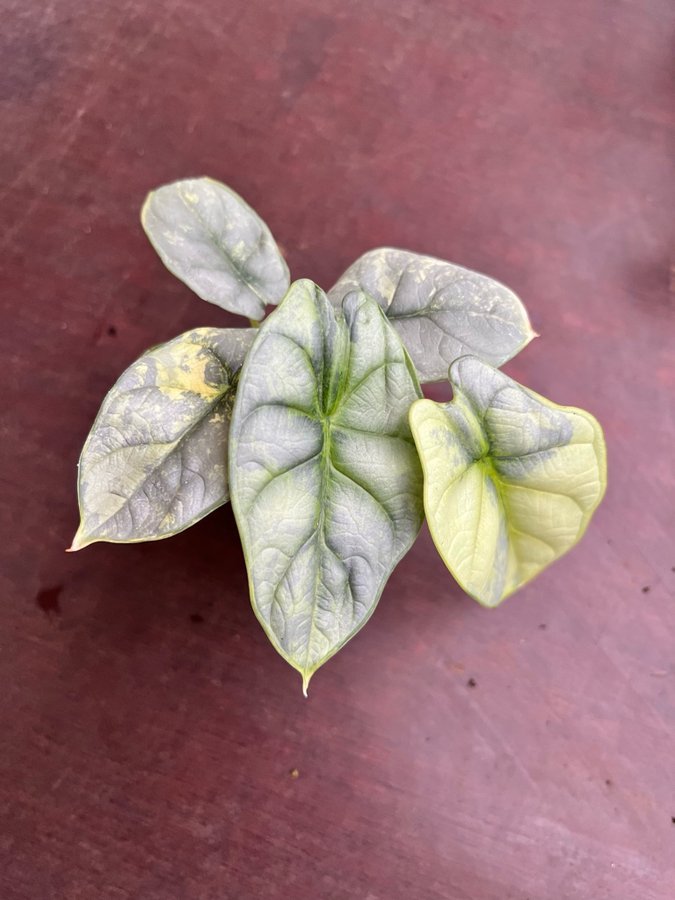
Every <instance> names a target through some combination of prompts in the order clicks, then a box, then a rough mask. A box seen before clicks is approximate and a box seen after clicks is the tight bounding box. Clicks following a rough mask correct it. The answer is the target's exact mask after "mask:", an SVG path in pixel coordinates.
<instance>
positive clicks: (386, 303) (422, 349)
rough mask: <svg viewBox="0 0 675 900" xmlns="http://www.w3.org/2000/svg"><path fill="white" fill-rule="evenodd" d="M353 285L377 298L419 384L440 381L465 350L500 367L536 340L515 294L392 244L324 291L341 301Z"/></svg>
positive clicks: (366, 256)
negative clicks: (410, 360) (420, 382)
mask: <svg viewBox="0 0 675 900" xmlns="http://www.w3.org/2000/svg"><path fill="white" fill-rule="evenodd" d="M353 290H362V291H364V292H365V293H366V294H368V296H369V297H372V298H373V299H374V300H377V302H378V303H379V304H380V306H381V307H382V309H383V310H384V311H385V312H386V314H387V317H388V319H389V320H390V322H392V324H393V325H394V327H395V328H396V330H397V331H398V333H399V335H400V337H401V340H402V341H403V343H404V344H405V347H406V350H407V351H408V353H409V354H410V356H411V358H412V360H413V362H414V363H415V367H416V369H417V372H418V374H419V377H420V381H423V382H425V381H439V380H440V379H442V378H445V376H446V374H447V371H448V366H449V365H450V363H452V362H453V361H454V360H455V359H458V358H459V357H460V356H464V355H465V354H468V353H470V354H472V355H474V356H478V357H479V358H480V359H482V360H484V361H485V362H488V363H491V364H492V365H494V366H501V365H503V364H504V363H505V362H506V361H507V360H509V359H511V357H513V356H515V355H516V353H518V351H519V350H522V349H523V347H525V345H526V344H528V343H529V342H530V341H531V340H532V338H533V337H536V334H535V332H534V331H533V330H532V326H531V325H530V321H529V319H528V317H527V312H526V310H525V307H524V306H523V304H522V303H521V302H520V300H519V299H518V297H516V295H515V294H514V293H513V291H510V290H509V289H508V288H507V287H504V285H503V284H500V283H499V282H498V281H494V279H492V278H488V277H487V276H485V275H480V274H478V272H471V271H470V270H469V269H463V268H461V266H455V265H452V263H448V262H443V261H442V260H440V259H434V258H433V257H431V256H420V255H419V254H417V253H409V252H408V251H407V250H394V249H392V248H389V247H383V248H381V249H379V250H371V251H370V252H368V253H366V254H364V255H363V256H361V257H360V258H359V259H357V260H356V262H355V263H354V264H353V265H351V266H350V267H349V268H348V269H347V271H346V272H345V273H344V275H343V276H342V277H341V278H340V280H339V281H338V282H337V284H336V285H335V286H334V287H333V288H331V290H330V291H329V292H328V296H329V297H330V299H331V301H332V302H333V303H335V304H337V305H338V306H339V304H340V303H341V302H342V298H343V297H344V296H345V294H347V293H348V292H349V291H353Z"/></svg>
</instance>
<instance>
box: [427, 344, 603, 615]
mask: <svg viewBox="0 0 675 900" xmlns="http://www.w3.org/2000/svg"><path fill="white" fill-rule="evenodd" d="M450 382H451V384H452V386H453V391H454V399H453V400H452V402H451V403H446V404H441V403H434V402H433V401H431V400H419V401H417V402H416V403H414V404H413V405H412V407H411V410H410V425H411V428H412V433H413V436H414V438H415V443H416V445H417V450H418V453H419V455H420V459H421V461H422V468H423V470H424V507H425V512H426V516H427V520H428V522H429V529H430V531H431V535H432V537H433V540H434V543H435V544H436V547H437V549H438V551H439V553H440V555H441V557H442V558H443V561H444V562H445V564H446V565H447V567H448V568H449V570H450V571H451V572H452V574H453V575H454V576H455V578H456V579H457V581H458V582H459V583H460V585H461V586H462V587H463V588H464V590H465V591H466V592H467V593H468V594H471V596H473V597H474V598H475V599H476V600H478V602H479V603H482V604H483V605H485V606H496V605H497V604H498V603H500V602H501V601H502V600H503V599H504V598H505V597H507V596H508V595H509V594H512V593H513V592H514V591H515V590H517V589H518V588H519V587H521V586H522V585H523V584H525V583H526V582H528V581H530V579H532V578H534V577H535V575H537V574H538V573H539V572H541V571H542V569H544V568H545V567H546V566H547V565H549V563H551V562H553V561H554V560H555V559H558V557H560V556H562V555H563V554H564V553H566V552H567V551H568V550H569V549H570V548H571V547H573V546H574V545H575V544H576V543H577V541H578V540H579V539H580V537H581V536H582V535H583V533H584V531H585V529H586V526H587V525H588V522H589V520H590V518H591V515H592V514H593V512H594V510H595V509H596V507H597V506H598V504H599V503H600V500H601V499H602V496H603V494H604V491H605V484H606V454H605V444H604V439H603V435H602V430H601V428H600V426H599V424H598V423H597V421H596V420H595V419H594V418H593V416H591V415H590V414H589V413H587V412H584V411H583V410H580V409H574V408H571V407H564V406H558V405H556V404H555V403H552V402H551V401H549V400H546V399H545V398H544V397H540V396H539V395H538V394H535V393H534V392H532V391H530V390H527V389H526V388H524V387H522V386H521V385H519V384H518V383H517V382H515V381H513V380H512V379H510V378H508V377H507V376H506V375H504V374H503V373H502V372H499V371H497V370H496V369H493V368H492V367H491V366H489V365H487V364H486V363H483V362H481V361H480V360H478V359H476V358H474V357H463V358H462V359H460V360H458V361H457V362H455V363H454V364H453V365H452V366H451V368H450Z"/></svg>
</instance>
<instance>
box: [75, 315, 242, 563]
mask: <svg viewBox="0 0 675 900" xmlns="http://www.w3.org/2000/svg"><path fill="white" fill-rule="evenodd" d="M254 335H255V329H253V328H223V329H219V328H197V329H195V330H194V331H189V332H187V333H185V334H182V335H180V336H179V337H177V338H174V340H172V341H169V342H168V343H167V344H162V345H161V346H159V347H155V348H153V349H152V350H149V351H148V352H147V353H145V354H144V355H143V356H141V357H140V359H138V360H136V362H135V363H133V364H132V365H131V366H130V367H129V368H128V369H127V370H126V372H124V374H123V375H122V376H121V378H120V379H119V380H118V382H117V383H116V384H115V386H114V387H113V388H112V390H111V391H110V392H109V394H108V395H107V397H106V398H105V400H104V401H103V405H102V407H101V410H100V412H99V414H98V416H97V418H96V421H95V422H94V425H93V427H92V430H91V432H90V433H89V437H88V438H87V441H86V443H85V445H84V448H83V450H82V455H81V457H80V463H79V481H78V493H79V500H80V513H81V517H82V521H81V524H80V528H79V530H78V532H77V534H76V535H75V539H74V541H73V546H72V549H73V550H79V549H81V548H82V547H86V546H87V545H88V544H92V543H94V542H95V541H113V542H115V543H126V542H135V541H150V540H156V539H158V538H164V537H169V536H170V535H172V534H176V533H177V532H179V531H182V530H183V529H185V528H187V527H188V526H189V525H192V524H193V523H194V522H196V521H198V520H199V519H201V518H202V517H203V516H205V515H206V514H207V513H209V512H211V510H213V509H215V508H216V507H217V506H220V505H221V504H222V503H225V501H226V500H227V499H228V496H229V494H228V484H227V437H228V430H229V422H230V414H231V410H232V405H233V403H234V394H235V391H236V383H237V378H238V373H239V369H240V368H241V365H242V363H243V361H244V357H245V355H246V352H247V350H248V348H249V347H250V346H251V344H252V343H253V337H254Z"/></svg>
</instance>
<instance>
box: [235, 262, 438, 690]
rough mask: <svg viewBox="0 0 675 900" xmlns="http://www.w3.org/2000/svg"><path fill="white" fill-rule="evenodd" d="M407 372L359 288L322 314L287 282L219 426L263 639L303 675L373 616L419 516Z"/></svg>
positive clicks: (397, 346)
mask: <svg viewBox="0 0 675 900" xmlns="http://www.w3.org/2000/svg"><path fill="white" fill-rule="evenodd" d="M419 396H420V392H419V386H418V384H417V379H416V377H415V372H414V369H413V366H412V364H411V362H410V359H409V358H408V356H407V354H406V352H405V349H404V348H403V345H402V344H401V341H400V339H399V338H398V336H397V334H396V332H395V331H394V329H393V328H392V327H391V326H390V325H389V323H388V322H387V320H386V318H385V316H384V315H383V314H382V312H381V311H380V309H379V307H378V305H377V304H376V303H375V302H373V301H372V300H369V299H368V298H366V297H365V296H364V295H363V294H352V295H350V296H348V297H347V298H346V299H345V302H344V306H343V310H335V309H334V308H333V307H332V306H331V304H330V302H329V301H328V299H327V297H326V295H325V294H324V293H323V291H322V290H321V289H320V288H318V287H316V285H314V284H313V283H312V282H311V281H306V280H303V281H298V282H295V283H294V284H293V285H292V286H291V289H290V290H289V292H288V294H287V295H286V297H285V299H284V301H283V302H282V303H281V305H280V306H279V308H278V309H277V310H276V311H275V312H274V313H273V314H272V315H271V316H270V317H269V319H267V320H266V321H265V322H264V323H263V325H262V327H261V328H260V331H259V333H258V337H257V338H256V340H255V343H254V345H253V347H252V348H251V351H250V352H249V355H248V357H247V359H246V362H245V364H244V366H243V368H242V372H241V379H240V390H239V391H238V394H237V400H236V402H235V407H234V411H233V414H232V426H231V430H230V485H231V494H232V507H233V509H234V513H235V516H236V519H237V523H238V526H239V533H240V535H241V539H242V544H243V547H244V554H245V557H246V564H247V567H248V572H249V582H250V586H251V600H252V603H253V607H254V610H255V612H256V615H257V616H258V618H259V619H260V622H261V623H262V625H263V627H264V629H265V631H266V632H267V634H268V636H269V638H270V640H271V641H272V643H273V644H274V646H275V647H276V649H277V650H278V651H279V653H280V654H281V655H282V656H283V657H284V658H285V659H286V660H287V661H288V662H289V663H290V664H291V665H292V666H294V667H295V668H296V669H297V670H298V671H299V672H300V673H301V674H302V678H303V688H304V689H305V691H306V688H307V684H308V682H309V679H310V677H311V675H312V673H313V672H315V671H316V669H318V668H319V666H321V665H322V664H323V663H324V662H325V661H326V660H327V659H328V658H329V657H331V656H332V655H333V654H334V653H335V652H336V651H337V650H338V649H339V648H340V647H342V646H343V644H345V642H346V641H348V640H349V638H351V637H352V636H353V635H354V634H355V633H356V632H357V631H358V630H359V628H361V626H362V625H363V624H364V623H365V622H366V620H367V619H368V617H369V616H370V614H371V613H372V612H373V609H374V608H375V605H376V603H377V601H378V598H379V596H380V594H381V592H382V589H383V587H384V585H385V583H386V581H387V579H388V577H389V575H390V573H391V571H392V570H393V568H394V566H395V565H396V563H397V562H398V561H399V560H400V559H401V557H402V556H403V555H404V554H405V553H406V551H407V550H408V549H409V547H410V546H411V545H412V543H413V541H414V539H415V536H416V535H417V533H418V530H419V528H420V524H421V521H422V497H421V491H422V480H421V479H422V473H421V469H420V465H419V460H418V458H417V454H416V452H415V446H414V443H413V440H412V436H411V434H410V428H409V425H408V421H407V413H408V409H409V407H410V404H411V403H412V402H413V401H414V400H416V399H417V398H418V397H419Z"/></svg>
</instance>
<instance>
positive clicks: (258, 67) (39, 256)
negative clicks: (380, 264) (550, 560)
mask: <svg viewBox="0 0 675 900" xmlns="http://www.w3.org/2000/svg"><path fill="white" fill-rule="evenodd" d="M3 6H4V10H3V15H2V18H3V28H2V34H1V36H0V41H1V42H2V68H1V70H0V111H1V114H2V135H3V136H2V143H3V157H2V170H1V172H0V194H1V195H2V196H1V203H0V216H2V219H3V224H2V229H3V231H2V235H0V241H1V243H2V267H3V269H4V275H5V286H4V288H3V291H2V297H1V299H0V302H1V303H2V308H3V311H4V315H3V324H2V331H1V334H0V350H1V352H2V370H3V402H2V442H1V446H2V452H3V455H4V457H5V461H4V463H3V469H2V479H3V497H2V509H1V511H0V516H1V517H2V519H1V524H2V543H1V549H0V553H1V556H2V574H1V579H2V581H1V587H2V603H1V605H0V643H1V647H0V679H1V682H2V685H3V687H2V693H1V695H0V896H1V897H2V898H3V900H18V898H21V900H43V898H67V900H76V898H77V900H80V898H82V900H97V898H111V900H113V898H134V900H136V898H143V900H174V898H175V900H178V898H180V900H185V898H187V900H224V898H227V900H230V898H231V900H242V898H243V900H248V898H279V900H282V898H283V900H286V898H298V900H304V898H308V900H309V898H311V900H316V898H322V900H323V898H330V900H352V898H358V900H366V898H367V900H508V898H513V900H528V898H529V900H572V898H575V900H576V898H579V900H581V898H583V900H588V898H593V900H602V898H619V900H633V898H635V900H672V897H673V896H674V893H673V892H674V890H675V888H674V887H673V885H674V884H675V822H674V821H673V817H675V765H674V762H673V738H674V726H675V663H674V660H675V651H674V649H673V648H674V646H675V606H674V604H673V592H674V588H675V540H674V538H675V521H674V510H675V503H674V497H673V487H674V484H673V481H674V474H673V451H672V448H673V443H674V440H675V426H674V423H673V390H674V388H675V365H674V354H675V349H674V348H675V344H674V340H675V321H674V319H675V316H674V314H673V313H674V310H673V306H674V303H673V291H672V285H670V284H669V278H670V275H669V256H668V251H669V249H670V246H671V238H672V227H671V226H672V210H673V205H674V204H673V199H674V198H673V191H672V186H673V177H672V168H671V163H670V162H669V151H670V149H671V148H672V145H673V136H674V135H675V112H674V104H673V97H672V88H671V83H670V74H671V72H670V68H671V63H672V54H671V47H670V38H671V32H672V26H673V24H675V21H674V17H673V15H672V12H673V10H672V4H671V3H670V2H669V0H642V2H638V0H622V2H611V3H610V2H606V0H558V2H546V3H544V2H541V0H515V2H498V0H491V2H488V0H475V2H471V3H460V2H458V0H450V2H443V3H441V2H423V0H408V2H406V0H401V2H396V0H369V2H365V0H364V2H337V0H292V2H282V3H279V4H273V3H263V2H257V0H255V2H252V0H228V2H218V0H198V2H190V0H167V2H164V3H162V2H154V3H150V2H144V0H126V2H120V3H108V2H97V3H93V2H89V3H85V2H84V0H57V2H55V3H50V4H42V3H36V2H32V0H23V2H19V0H15V2H12V0H9V2H8V0H5V3H4V4H3ZM205 173H208V174H210V175H213V176H214V177H217V178H220V179H221V180H223V181H225V182H227V183H229V184H231V185H233V186H234V187H235V188H236V189H237V190H238V191H240V192H241V193H242V194H243V195H244V196H245V197H246V198H247V199H248V200H249V201H250V202H251V203H252V204H253V205H254V206H255V207H256V208H257V209H258V210H259V211H260V213H261V214H262V215H263V216H264V217H265V218H266V219H267V220H268V222H269V224H270V226H271V227H272V230H273V231H274V233H275V234H276V235H277V236H278V238H279V239H280V241H281V243H282V244H283V246H284V247H285V249H286V252H287V256H288V259H289V262H290V264H291V269H292V272H293V273H294V275H295V276H296V277H300V276H310V277H313V278H314V279H315V280H317V281H318V282H319V283H321V284H323V285H324V286H328V285H330V283H331V282H332V281H333V279H334V278H335V277H336V276H337V275H338V274H339V273H340V272H341V271H342V270H343V268H344V267H345V266H346V265H347V264H348V263H349V262H351V261H352V260H353V259H354V258H355V257H356V256H357V255H358V254H360V253H361V252H363V251H364V250H366V249H368V248H370V247H373V246H377V245H382V244H393V245H396V246H403V247H409V248H411V249H415V250H420V251H425V252H428V253H431V254H435V255H438V256H441V257H445V258H449V259H452V260H454V261H456V262H459V263H462V264H464V265H467V266H470V267H474V268H477V269H479V270H482V271H485V272H488V273H490V274H492V275H494V276H496V277H498V278H500V279H501V280H503V281H504V282H506V283H507V284H509V285H510V286H512V287H513V288H514V289H515V290H517V291H518V293H519V294H520V295H521V296H522V297H523V299H524V300H525V302H526V303H527V305H528V307H529V309H530V311H531V314H532V318H533V321H534V324H535V327H537V329H538V330H539V331H540V332H541V333H542V335H543V337H542V338H541V339H540V340H538V341H536V342H534V343H533V344H532V345H531V346H530V347H528V348H527V350H526V351H525V352H524V353H523V354H522V355H521V356H519V357H518V359H517V360H516V361H515V362H513V363H512V364H510V365H509V367H508V371H509V372H510V373H511V374H513V375H514V376H515V377H517V378H519V379H520V380H523V381H525V382H526V383H527V384H528V385H530V386H531V387H532V388H534V389H535V390H537V391H540V392H541V393H544V394H546V395H548V396H550V397H551V398H552V399H554V400H556V401H558V402H561V403H567V404H575V405H580V406H585V407H587V408H589V409H590V410H592V411H593V412H594V413H595V414H596V415H597V416H598V418H599V419H600V421H601V422H602V423H603V425H604V427H605V429H606V434H607V440H608V449H609V466H610V478H611V481H610V487H609V491H608V494H607V498H606V500H605V502H604V505H603V506H602V508H601V509H600V511H599V512H598V514H597V516H596V519H595V520H594V522H593V524H592V526H591V528H590V529H589V531H588V534H587V535H586V537H585V539H584V541H583V542H582V544H581V545H580V546H579V547H578V548H577V549H575V550H574V551H573V553H571V554H570V555H569V556H568V557H567V558H566V559H565V560H564V561H563V562H560V563H558V564H556V565H555V566H554V567H553V568H551V569H550V570H549V571H548V572H547V573H546V574H545V575H543V576H542V577H541V578H539V579H538V580H537V581H536V582H535V583H534V584H532V585H531V586H529V587H528V588H527V589H525V590H523V591H522V593H521V594H519V595H518V596H516V597H514V598H513V599H511V600H509V601H508V602H507V603H506V604H505V605H504V606H503V607H502V608H500V609H499V610H498V611H495V612H487V611H484V610H481V609H480V608H479V607H478V606H477V605H475V604H474V603H473V602H472V601H470V600H469V599H468V598H466V597H465V596H463V595H462V593H461V591H460V590H459V589H458V588H457V587H455V586H454V585H453V583H452V581H451V580H450V578H449V577H448V576H447V574H446V572H445V570H444V568H443V566H442V564H441V562H440V561H439V559H438V558H437V556H436V554H435V551H434V549H433V547H432V545H431V543H430V541H429V538H428V535H427V534H426V533H425V534H423V535H422V537H421V538H420V540H419V542H418V544H417V545H416V547H415V548H414V550H413V551H412V552H411V553H410V555H409V556H408V557H407V558H406V560H405V561H404V562H403V563H402V564H401V565H400V566H399V568H398V569H397V571H396V572H395V574H394V576H393V578H392V580H391V582H390V585H389V587H388V588H387V590H386V591H385V594H384V596H383V598H382V601H381V604H380V606H379V608H378V610H377V612H376V613H375V615H374V616H373V618H372V620H371V622H370V623H369V624H368V626H367V627H366V628H365V629H364V631H363V632H362V633H361V634H360V635H359V636H358V637H357V638H356V639H355V640H354V641H353V642H352V643H351V644H350V645H349V646H348V647H347V648H346V649H345V650H344V651H343V652H341V653H340V654H339V656H338V657H336V658H335V659H334V660H333V661H331V662H330V663H329V664H328V665H327V666H326V667H325V668H324V669H323V670H322V671H321V672H320V673H319V674H318V675H317V676H316V677H315V679H314V681H313V683H312V690H311V693H310V698H309V700H308V701H306V700H304V699H303V697H302V695H301V693H300V682H299V678H298V677H297V675H296V674H295V673H294V672H292V670H291V669H290V668H289V667H288V666H286V664H285V663H284V662H282V660H281V659H280V658H278V657H277V656H276V654H275V653H274V651H273V650H272V649H271V647H270V646H268V644H267V642H266V639H265V637H264V635H263V633H262V632H261V630H260V628H259V626H258V624H257V623H256V621H255V619H254V616H253V614H252V612H251V610H250V608H249V604H248V597H247V586H246V577H245V572H244V567H243V562H242V557H241V552H240V549H239V545H238V540H237V535H236V531H235V527H234V523H233V519H232V515H231V512H230V510H229V509H227V508H226V509H223V510H221V511H219V512H217V513H216V514H214V515H212V516H210V517H209V518H208V519H207V520H205V521H204V522H203V523H201V524H200V525H199V526H197V527H195V528H194V529H192V530H190V531H189V532H187V533H185V534H183V535H181V536H179V537H177V538H174V539H172V540H170V541H165V542H159V543H156V544H148V545H144V546H132V547H118V546H106V545H97V546H95V547H93V548H91V549H87V550H85V551H83V552H82V553H80V554H77V555H73V556H66V555H65V554H64V553H63V549H64V547H65V546H67V545H68V543H69V541H70V538H71V536H72V534H73V532H74V530H75V527H76V506H75V464H76V460H77V456H78V452H79V449H80V446H81V444H82V442H83V440H84V438H85V435H86V433H87V430H88V428H89V425H90V423H91V421H92V419H93V416H94V414H95V412H96V409H97V407H98V404H99V403H100V401H101V399H102V397H103V395H104V393H105V391H106V390H107V389H108V387H109V386H110V385H111V383H112V382H113V380H114V379H115V378H116V376H117V375H118V373H119V372H120V371H121V370H122V368H123V367H124V366H125V365H127V364H128V363H129V362H130V361H131V360H132V359H134V357H135V356H136V355H137V354H138V353H139V352H140V351H142V350H143V349H144V348H145V347H147V346H148V345H151V344H154V343H157V342H159V341H161V340H163V339H166V338H169V337H172V336H173V335H175V334H177V333H178V332H180V331H182V330H184V329H187V328H189V327H192V326H195V325H207V324H219V323H221V324H224V323H226V322H228V321H230V322H232V321H234V320H233V318H232V317H230V318H229V319H228V317H227V316H226V315H224V314H221V313H220V312H219V311H218V310H217V309H216V308H215V307H210V306H208V305H207V304H204V303H202V302H201V301H199V300H198V299H197V298H195V297H194V296H192V295H191V294H190V292H189V291H188V290H187V289H186V288H184V287H183V286H182V285H181V284H180V283H179V282H177V281H176V280H174V279H173V278H172V276H171V275H170V274H169V273H168V272H166V271H164V270H163V268H162V266H161V264H160V262H159V260H158V259H156V258H155V256H154V254H153V251H152V250H151V248H150V246H149V245H148V244H147V242H146V241H145V239H144V237H143V235H142V233H141V231H140V228H139V225H138V210H139V206H140V204H141V202H142V199H143V197H144V195H145V193H146V191H148V190H149V189H150V188H152V187H155V186H157V185H158V184H161V183H162V182H165V181H167V180H170V179H175V178H179V177H184V176H189V175H197V174H205ZM470 679H473V681H472V682H471V683H470ZM470 685H473V686H470ZM294 769H297V770H298V775H297V777H292V775H291V771H292V770H294Z"/></svg>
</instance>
